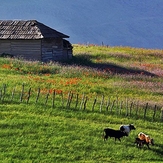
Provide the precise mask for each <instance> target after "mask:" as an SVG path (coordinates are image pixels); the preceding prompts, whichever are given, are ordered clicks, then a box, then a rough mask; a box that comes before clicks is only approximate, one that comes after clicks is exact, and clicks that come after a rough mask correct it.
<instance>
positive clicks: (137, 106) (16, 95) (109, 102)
mask: <svg viewBox="0 0 163 163" xmlns="http://www.w3.org/2000/svg"><path fill="white" fill-rule="evenodd" d="M9 90H10V91H9ZM11 90H12V91H11ZM0 103H1V104H3V103H10V104H12V103H26V104H28V105H29V104H41V105H44V106H47V107H52V108H62V109H73V110H85V111H90V112H101V113H106V114H108V115H117V116H124V117H132V118H133V117H134V118H136V119H144V120H149V121H153V122H154V121H157V122H163V109H162V107H161V106H157V105H156V104H155V105H151V104H149V103H148V102H146V103H141V102H139V101H136V100H134V99H129V98H126V97H124V98H122V97H121V98H120V97H118V96H116V97H113V96H109V97H108V96H105V95H102V96H100V95H99V96H98V95H96V96H89V95H87V94H84V93H81V94H79V93H73V92H71V91H69V92H63V91H59V90H55V89H53V90H51V89H49V90H47V89H46V90H44V89H41V88H38V89H32V88H31V87H30V88H27V87H25V85H24V84H22V85H21V86H15V87H14V88H12V89H11V88H10V89H8V87H7V85H6V84H3V85H2V87H1V89H0Z"/></svg>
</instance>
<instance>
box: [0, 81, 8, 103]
mask: <svg viewBox="0 0 163 163" xmlns="http://www.w3.org/2000/svg"><path fill="white" fill-rule="evenodd" d="M6 88H7V86H6V84H3V88H2V89H1V90H0V99H1V100H2V101H3V100H4V99H5V95H6Z"/></svg>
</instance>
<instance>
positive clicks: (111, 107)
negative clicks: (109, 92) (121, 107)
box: [110, 100, 116, 113]
mask: <svg viewBox="0 0 163 163" xmlns="http://www.w3.org/2000/svg"><path fill="white" fill-rule="evenodd" d="M115 101H116V100H114V101H113V103H112V105H111V106H110V113H112V111H113V108H114V103H115Z"/></svg>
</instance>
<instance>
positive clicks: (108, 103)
mask: <svg viewBox="0 0 163 163" xmlns="http://www.w3.org/2000/svg"><path fill="white" fill-rule="evenodd" d="M109 105H110V97H109V98H108V101H107V104H106V111H108V108H109Z"/></svg>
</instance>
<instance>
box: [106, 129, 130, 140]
mask: <svg viewBox="0 0 163 163" xmlns="http://www.w3.org/2000/svg"><path fill="white" fill-rule="evenodd" d="M104 134H105V135H104V141H105V140H107V139H108V137H110V138H111V137H114V138H115V141H116V139H118V140H119V141H121V139H120V138H122V137H123V136H127V134H126V133H125V132H122V131H120V130H114V129H111V128H105V129H104Z"/></svg>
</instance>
